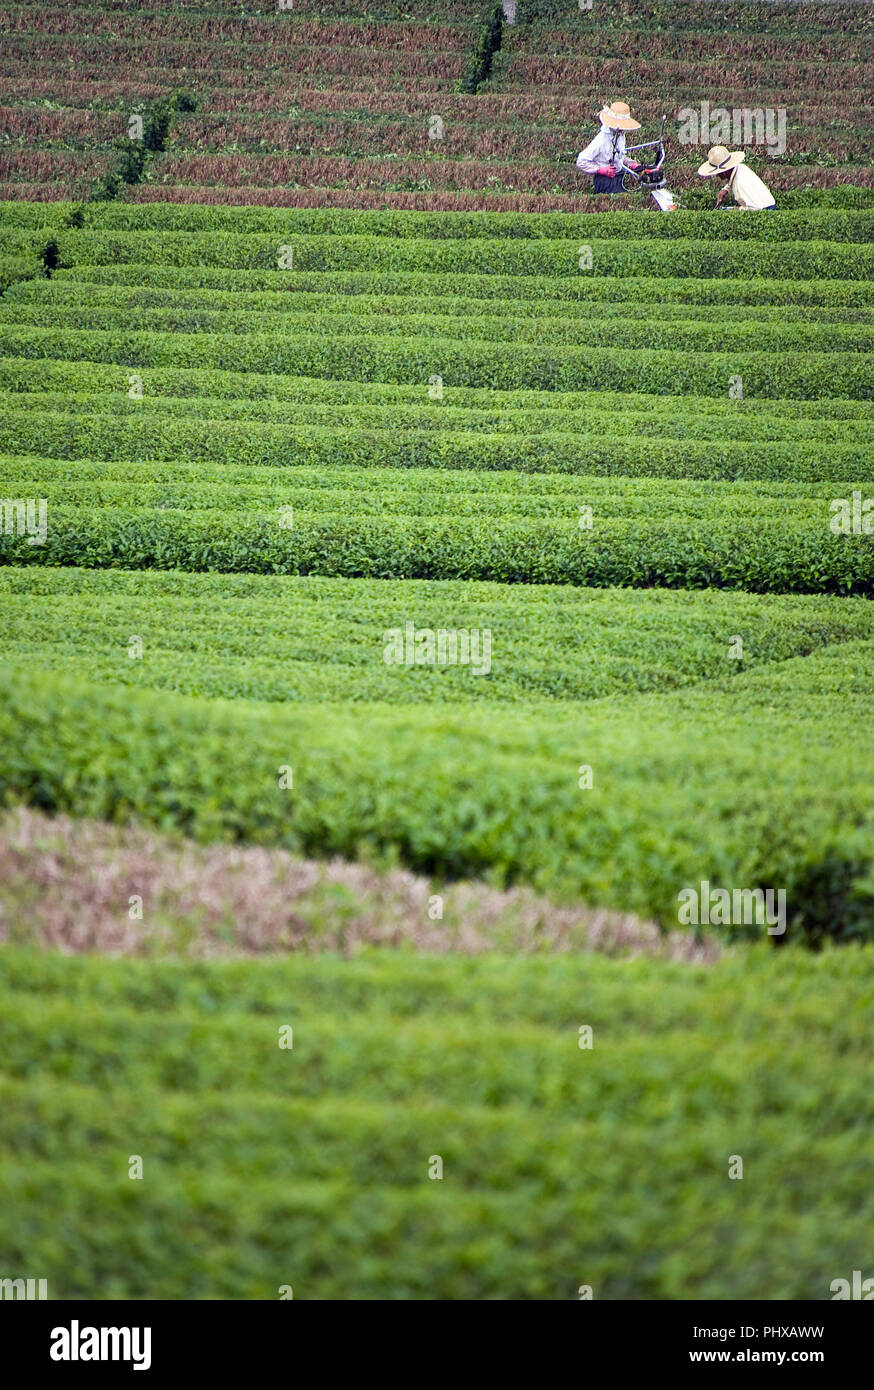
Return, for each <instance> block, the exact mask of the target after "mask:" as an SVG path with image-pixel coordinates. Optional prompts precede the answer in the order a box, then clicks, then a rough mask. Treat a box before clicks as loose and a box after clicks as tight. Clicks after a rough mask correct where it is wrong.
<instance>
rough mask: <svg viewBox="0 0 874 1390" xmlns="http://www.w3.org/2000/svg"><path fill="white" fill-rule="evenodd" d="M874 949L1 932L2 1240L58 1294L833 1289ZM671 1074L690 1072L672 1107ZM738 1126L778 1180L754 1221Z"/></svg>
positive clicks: (758, 1201) (856, 1225)
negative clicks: (574, 946) (572, 947)
mask: <svg viewBox="0 0 874 1390" xmlns="http://www.w3.org/2000/svg"><path fill="white" fill-rule="evenodd" d="M870 957H871V952H870V951H869V950H868V949H866V948H859V949H857V950H854V951H843V952H837V951H828V952H824V953H822V954H821V955H819V956H816V957H812V956H811V955H810V954H809V953H802V952H800V951H794V950H789V951H782V952H781V953H780V956H779V959H773V958H771V955H770V953H767V952H766V951H764V950H763V949H753V950H749V951H745V952H744V953H743V955H742V956H740V957H738V958H731V957H729V958H727V959H725V960H723V961H720V962H719V963H718V964H716V965H715V966H713V967H710V968H708V969H701V968H695V967H692V966H686V967H682V968H680V967H677V966H672V965H667V964H663V963H661V962H658V961H653V960H651V959H641V960H629V961H626V962H624V963H623V964H622V966H621V968H619V969H617V967H616V963H615V962H613V961H609V960H603V959H601V958H599V957H598V956H597V955H588V956H586V957H584V958H582V959H581V958H579V957H574V956H573V955H569V956H565V957H563V958H561V959H559V960H556V959H544V958H539V957H531V956H527V957H525V958H522V959H506V958H505V959H501V958H496V957H495V956H489V957H487V958H486V959H470V958H465V957H464V956H459V955H453V956H447V957H444V958H439V957H437V958H435V957H429V958H421V957H417V956H415V955H408V954H403V953H396V952H392V953H384V954H382V955H378V954H377V953H376V952H367V953H365V954H363V955H361V956H359V957H358V958H357V959H356V961H355V963H354V966H353V965H350V963H349V962H348V961H343V960H336V959H333V958H331V957H329V956H318V957H316V958H310V959H308V958H306V957H301V956H296V957H293V958H291V959H288V960H283V961H277V960H270V961H259V960H254V961H244V962H239V963H237V962H229V961H213V962H206V963H196V964H195V963H190V962H178V961H170V962H168V961H142V960H127V959H126V960H113V959H107V958H105V957H102V958H101V957H96V956H89V955H80V956H73V957H62V956H61V955H59V954H55V953H42V954H37V953H35V952H34V951H32V950H29V949H23V948H21V947H12V946H7V947H5V948H4V951H3V953H2V960H0V975H2V979H0V1001H2V1015H0V1016H2V1020H3V1022H2V1023H0V1027H2V1030H3V1035H2V1042H3V1048H4V1055H5V1056H6V1058H7V1062H6V1066H5V1072H4V1076H3V1077H2V1079H0V1143H2V1145H3V1147H4V1149H5V1150H6V1151H7V1152H8V1153H9V1154H10V1155H14V1157H10V1158H8V1159H7V1160H5V1162H4V1170H3V1177H4V1188H5V1190H6V1192H7V1194H8V1200H7V1201H6V1202H4V1203H3V1207H2V1211H0V1245H2V1248H3V1250H4V1252H5V1255H6V1259H7V1260H8V1262H9V1267H10V1268H12V1269H28V1268H31V1267H33V1268H35V1269H39V1270H41V1271H42V1273H43V1275H44V1276H45V1277H46V1278H47V1279H48V1283H49V1290H50V1293H51V1296H52V1297H55V1298H61V1299H63V1298H86V1299H87V1298H93V1297H94V1296H95V1292H97V1291H99V1293H100V1295H101V1296H103V1297H105V1298H118V1299H149V1298H165V1299H181V1300H185V1299H196V1298H226V1299H231V1300H236V1299H241V1298H242V1299H265V1300H271V1299H272V1300H276V1298H277V1297H278V1293H279V1290H280V1288H281V1286H283V1285H286V1284H290V1285H292V1286H293V1289H294V1298H295V1300H296V1301H300V1300H307V1299H316V1300H318V1299H340V1300H343V1299H349V1298H353V1299H398V1298H401V1299H425V1300H429V1299H434V1298H436V1299H445V1300H459V1299H461V1300H467V1299H470V1300H481V1299H498V1300H503V1299H508V1298H509V1299H515V1298H518V1299H535V1300H537V1299H540V1300H573V1299H575V1298H576V1297H577V1286H578V1284H579V1282H580V1280H581V1279H582V1278H583V1277H585V1279H586V1282H588V1283H589V1284H590V1285H591V1286H592V1288H593V1290H594V1295H595V1297H596V1298H598V1299H621V1298H625V1299H635V1298H641V1299H669V1298H687V1299H696V1298H712V1299H721V1300H725V1299H728V1300H731V1299H743V1298H750V1299H769V1298H774V1297H777V1298H785V1299H814V1300H819V1299H824V1298H827V1297H828V1296H829V1284H830V1280H831V1278H832V1277H833V1274H834V1271H835V1270H836V1269H847V1270H849V1269H852V1268H866V1264H865V1261H866V1259H867V1258H868V1251H869V1248H870V1247H869V1246H868V1245H867V1244H866V1241H867V1231H868V1229H869V1228H870V1225H871V1216H872V1209H871V1208H872V1203H871V1194H870V1186H869V1184H868V1183H867V1172H868V1170H869V1169H870V1165H871V1161H872V1158H874V1141H872V1138H871V1135H872V1133H874V1125H872V1118H874V1116H872V1102H871V1096H872V1092H874V1086H872V1081H874V1077H872V1070H874V1068H872V1062H871V1057H870V1048H869V1046H868V1038H869V1035H868V1029H867V1023H866V1015H867V1011H868V1009H869V1007H870V996H871V988H872V962H871V959H870ZM581 1000H584V1001H585V1007H584V1009H583V1011H582V1012H581V1003H580V1001H581ZM289 1010H291V1012H289ZM581 1019H583V1020H584V1021H588V1022H589V1023H590V1025H591V1026H592V1027H593V1029H594V1037H595V1040H596V1041H595V1047H594V1049H593V1050H592V1051H591V1052H586V1053H582V1054H581V1053H580V1051H579V1049H578V1047H577V1042H578V1037H577V1032H578V1028H579V1026H580V1020H581ZM289 1022H291V1023H292V1024H293V1026H294V1050H293V1051H290V1052H285V1051H281V1050H280V1049H279V1048H277V1046H276V1040H277V1036H278V1031H277V1030H278V1027H279V1026H281V1025H283V1024H287V1023H289ZM726 1032H728V1033H730V1035H731V1038H732V1043H731V1046H730V1047H726V1048H722V1049H721V1050H719V1051H718V1053H716V1054H714V1046H713V1039H714V1038H718V1037H722V1036H724V1035H725V1034H726ZM35 1058H36V1059H38V1062H37V1064H36V1065H35V1063H34V1059H35ZM581 1059H584V1060H581ZM666 1072H669V1073H670V1074H672V1075H673V1074H682V1075H683V1077H684V1082H685V1084H684V1085H683V1087H682V1088H679V1089H678V1090H677V1091H676V1093H675V1095H674V1096H673V1100H672V1105H671V1107H670V1109H669V1110H666V1107H665V1104H664V1090H665V1085H664V1079H665V1075H666ZM836 1074H839V1075H840V1077H841V1084H840V1085H835V1081H834V1078H835V1075H836ZM108 1098H109V1103H108ZM814 1112H815V1113H816V1116H817V1124H816V1130H815V1132H813V1133H808V1128H809V1116H810V1115H811V1114H812V1113H814ZM532 1117H534V1122H532ZM802 1133H803V1134H804V1135H805V1142H804V1146H803V1153H802V1151H801V1149H800V1147H799V1137H798V1136H799V1134H802ZM133 1135H136V1136H137V1145H136V1147H137V1149H138V1151H139V1152H141V1153H142V1154H143V1155H144V1156H146V1157H145V1162H146V1164H147V1165H148V1166H147V1168H146V1172H147V1174H148V1181H146V1182H143V1183H140V1184H137V1185H136V1186H137V1187H138V1188H140V1189H141V1191H137V1192H136V1194H135V1196H132V1192H131V1189H132V1188H133V1186H134V1184H132V1183H131V1182H130V1181H129V1180H128V1178H127V1176H126V1174H127V1166H126V1158H127V1155H128V1153H129V1152H130V1149H131V1143H130V1139H131V1136H133ZM620 1136H621V1142H620ZM737 1148H741V1149H742V1151H743V1153H744V1155H745V1157H746V1158H747V1160H748V1162H749V1163H751V1164H752V1165H754V1166H755V1172H756V1174H757V1178H756V1182H755V1183H752V1184H749V1185H748V1186H749V1192H745V1193H744V1220H743V1222H739V1221H738V1220H737V1194H736V1192H735V1191H734V1190H733V1189H734V1188H735V1187H736V1184H730V1183H727V1182H726V1181H725V1177H724V1170H725V1162H724V1157H723V1156H724V1155H725V1154H728V1153H731V1152H734V1151H735V1150H736V1149H737ZM435 1151H437V1152H439V1153H440V1154H441V1155H442V1156H443V1157H444V1161H445V1175H444V1180H443V1182H429V1181H428V1178H427V1162H428V1156H429V1155H430V1154H433V1153H434V1152H435ZM654 1152H657V1153H660V1154H663V1155H667V1156H669V1158H670V1161H669V1162H663V1163H656V1164H653V1163H652V1154H653V1153H654ZM581 1154H585V1162H583V1163H581V1161H580V1155H581ZM120 1155H123V1158H120V1157H119V1156H120ZM289 1173H293V1174H294V1175H295V1180H294V1182H291V1183H290V1182H289ZM59 1174H60V1175H62V1177H63V1180H59ZM362 1174H363V1175H366V1178H365V1179H362V1177H361V1175H362ZM438 1189H439V1191H438ZM447 1197H450V1198H451V1200H449V1201H447V1200H446V1198H447ZM132 1203H135V1206H132ZM134 1209H135V1213H136V1215H135V1220H136V1227H137V1233H138V1240H139V1249H141V1250H145V1251H147V1258H137V1259H131V1251H130V1229H131V1221H132V1219H133V1218H132V1214H133V1211H134ZM617 1210H621V1211H622V1212H623V1213H624V1214H625V1216H626V1218H627V1220H626V1230H625V1233H624V1235H623V1239H622V1240H621V1241H619V1242H617V1240H616V1238H615V1228H616V1218H615V1213H616V1212H617ZM811 1211H815V1212H817V1220H816V1221H815V1222H810V1221H809V1220H805V1214H807V1213H809V1212H811ZM338 1213H341V1215H340V1216H338ZM678 1245H681V1246H682V1247H683V1248H689V1249H694V1251H695V1266H694V1270H693V1271H690V1270H689V1268H688V1266H686V1265H681V1264H680V1263H678V1261H677V1260H676V1258H675V1254H676V1250H677V1248H678ZM362 1251H367V1252H368V1253H367V1258H366V1259H362V1258H361V1252H362Z"/></svg>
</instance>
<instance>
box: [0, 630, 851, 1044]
mask: <svg viewBox="0 0 874 1390" xmlns="http://www.w3.org/2000/svg"><path fill="white" fill-rule="evenodd" d="M398 674H399V677H400V678H402V676H403V671H402V670H401V669H400V668H398ZM434 675H435V678H436V679H439V670H437V669H435V670H434ZM482 679H488V677H487V676H483V677H482ZM872 681H874V643H851V644H844V645H842V646H841V647H838V648H831V649H827V650H826V651H825V652H822V653H816V654H814V655H811V656H808V657H804V658H801V659H798V660H790V661H785V662H782V663H780V664H778V665H777V666H776V667H770V668H767V669H765V670H760V671H752V672H748V673H742V674H741V675H737V676H734V677H726V680H725V681H724V682H718V681H717V682H711V683H709V684H707V685H705V686H701V687H698V688H692V689H688V690H682V691H677V692H674V693H673V694H671V695H667V696H636V697H635V698H633V699H631V700H629V701H627V702H625V703H624V704H623V703H622V702H619V703H617V701H616V700H615V699H610V700H608V701H603V702H600V703H596V702H588V703H587V704H586V707H585V708H586V711H587V715H586V719H585V722H584V723H583V722H581V720H580V715H579V710H578V709H575V708H573V707H571V708H569V709H568V710H564V709H562V708H561V707H559V706H556V704H555V703H550V704H549V705H548V707H547V711H546V712H545V717H543V718H538V717H535V715H534V714H533V713H532V711H531V709H525V708H519V709H515V708H513V707H507V708H506V709H504V710H502V711H501V712H500V713H499V712H497V711H496V710H495V709H494V708H490V709H482V710H480V709H478V708H474V707H472V706H471V707H467V708H465V707H463V706H462V707H459V708H458V709H457V710H456V711H455V712H453V713H451V714H450V713H448V712H446V711H445V710H442V709H435V710H433V711H432V710H429V709H423V708H421V707H419V708H417V707H409V708H402V707H399V706H389V707H385V706H382V707H380V706H378V705H374V704H371V705H369V706H368V707H367V711H366V718H364V719H362V717H361V712H360V711H356V709H355V707H354V706H352V707H350V706H335V707H333V708H332V710H331V718H330V719H326V717H325V707H324V706H323V705H318V706H307V705H298V706H285V707H279V706H274V705H270V706H265V705H258V704H254V703H252V704H249V703H246V702H243V701H234V702H230V701H221V700H215V701H209V702H205V701H203V700H197V699H188V698H185V697H183V696H177V695H172V694H167V693H166V692H165V691H158V692H151V691H144V690H132V689H130V688H125V687H120V686H119V687H114V686H110V685H94V684H90V683H87V682H82V681H75V680H71V679H69V678H66V677H64V676H61V675H59V674H58V673H57V672H51V673H50V674H45V673H39V674H35V673H33V672H31V671H22V670H17V669H12V668H10V667H5V668H0V695H2V699H0V739H2V743H3V747H4V750H5V754H4V759H3V762H2V765H0V794H2V796H3V797H4V799H7V800H12V799H15V800H21V801H24V802H26V803H29V804H32V805H35V806H37V807H39V808H40V809H42V810H46V811H52V812H54V811H66V812H72V813H74V814H76V815H84V816H94V817H98V818H100V819H103V820H109V821H126V820H127V819H128V818H129V817H130V816H132V815H133V816H139V817H141V818H142V819H143V820H145V821H146V822H147V823H151V824H154V825H157V826H159V827H161V828H163V829H168V828H170V827H175V828H177V829H179V830H182V831H184V832H185V833H187V834H191V835H193V836H195V837H196V838H199V839H239V838H246V839H249V840H252V841H254V842H257V843H264V844H282V845H285V846H287V847H288V848H290V849H292V850H293V851H295V852H301V853H304V854H308V855H309V854H316V855H325V854H333V853H337V854H341V855H344V856H346V857H353V858H354V857H356V856H357V855H358V854H359V853H360V852H361V851H362V847H364V846H367V847H369V848H368V851H367V852H368V853H369V854H374V853H386V852H394V853H397V854H398V855H399V857H400V859H401V860H402V861H403V862H404V863H406V864H408V865H410V866H411V867H412V868H414V869H416V870H419V871H421V872H424V873H428V874H431V873H435V872H437V873H441V874H444V875H447V876H450V877H457V876H469V877H476V876H478V875H481V874H489V875H490V876H491V877H492V878H493V879H498V880H503V881H505V882H512V881H517V880H519V881H528V882H531V883H533V884H534V886H535V887H538V888H541V889H543V888H548V889H550V890H551V891H554V892H556V893H558V894H560V895H563V894H572V895H574V896H575V897H576V898H577V899H582V900H584V901H588V902H591V903H593V904H596V905H597V904H602V903H603V904H605V905H609V906H611V907H620V908H627V909H628V910H631V911H635V912H638V913H640V914H641V915H644V916H653V917H655V918H656V919H657V920H659V921H660V922H662V923H664V924H666V925H668V924H673V925H674V926H676V925H677V921H678V893H679V892H680V891H681V890H682V889H683V888H684V887H685V886H688V885H689V884H696V885H697V884H698V883H700V881H701V880H702V879H707V880H708V881H709V882H710V883H711V884H729V885H743V886H744V887H750V888H751V887H756V886H758V887H765V886H769V887H772V888H775V889H778V888H782V889H784V890H785V892H786V917H787V926H788V932H787V938H788V939H789V940H790V941H792V940H795V939H802V938H806V939H808V940H817V939H819V938H821V937H822V936H824V935H828V934H834V935H839V936H840V937H841V938H842V939H844V940H846V939H849V938H852V937H859V936H865V937H871V936H872V935H874V872H872V866H874V818H872V811H871V801H870V785H869V776H868V767H867V763H866V761H865V760H864V759H863V758H860V757H859V755H858V750H859V747H860V746H864V743H865V739H866V737H867V733H868V730H869V728H870V690H871V684H872ZM438 743H439V748H440V756H439V758H436V757H435V756H434V749H435V747H436V746H437V744H438ZM180 749H184V756H180ZM581 762H586V763H587V764H588V765H590V766H591V767H592V769H593V771H594V781H593V786H592V787H591V788H589V789H587V790H585V791H583V792H581V791H580V788H579V785H578V767H579V765H580V763H581ZM283 765H290V766H292V767H293V769H294V786H293V789H284V788H282V787H281V786H280V783H281V781H282V780H283V779H282V777H281V776H280V768H281V767H282V766H283ZM350 768H353V769H354V776H350ZM654 785H657V786H658V788H659V795H658V797H657V798H653V797H652V796H651V790H652V787H653V786H654ZM739 786H740V787H742V788H743V796H741V797H739V796H738V787H739ZM734 930H735V931H738V932H740V933H741V934H743V933H744V932H745V933H746V934H747V935H752V936H754V937H758V938H759V939H765V930H764V927H763V926H761V925H760V926H758V927H756V926H748V927H746V928H744V927H742V926H741V927H739V928H735V929H734ZM784 939H786V938H784ZM65 1055H66V1054H65Z"/></svg>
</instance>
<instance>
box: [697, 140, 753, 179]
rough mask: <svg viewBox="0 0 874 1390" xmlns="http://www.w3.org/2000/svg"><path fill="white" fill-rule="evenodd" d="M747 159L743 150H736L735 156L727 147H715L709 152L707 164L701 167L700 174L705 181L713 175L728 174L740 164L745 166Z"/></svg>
mask: <svg viewBox="0 0 874 1390" xmlns="http://www.w3.org/2000/svg"><path fill="white" fill-rule="evenodd" d="M745 159H746V155H745V154H744V152H743V150H735V152H734V154H731V153H730V152H729V150H727V149H726V147H725V145H714V146H713V149H712V150H709V151H708V154H707V163H706V164H702V165H701V168H700V169H699V170H698V173H699V174H700V175H701V177H702V178H705V179H706V178H709V177H710V176H711V174H727V173H729V172H730V171H731V170H732V169H736V168H737V166H738V165H739V164H743V162H744V160H745Z"/></svg>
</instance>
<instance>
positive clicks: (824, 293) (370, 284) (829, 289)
mask: <svg viewBox="0 0 874 1390" xmlns="http://www.w3.org/2000/svg"><path fill="white" fill-rule="evenodd" d="M53 279H54V280H60V281H63V282H64V283H67V282H69V281H71V280H73V281H75V282H77V283H78V282H83V283H87V284H100V285H133V286H137V287H145V286H156V287H158V288H160V289H167V288H176V289H199V288H205V289H217V290H226V291H238V290H242V291H250V292H254V291H263V290H271V291H273V290H277V289H280V290H282V291H284V292H285V293H287V294H296V293H300V292H301V291H303V292H305V293H328V294H344V295H350V294H354V295H375V294H394V295H404V296H407V295H419V296H423V297H426V298H427V299H428V300H429V302H433V301H434V300H437V299H440V298H443V297H444V296H446V295H447V294H449V295H453V296H463V295H467V296H468V297H470V298H477V299H488V300H489V301H498V302H501V301H503V300H505V299H514V300H524V301H525V302H526V303H529V304H530V303H532V302H533V301H535V300H566V301H569V302H573V301H574V300H578V301H580V303H603V302H607V303H623V302H625V301H630V302H633V303H636V304H637V303H644V304H662V303H667V304H731V305H745V304H777V305H782V304H804V305H808V304H810V305H825V306H833V305H834V306H837V305H872V304H874V283H868V282H865V281H856V280H813V281H808V280H784V279H771V278H769V279H767V280H765V279H733V280H725V279H718V278H717V279H707V278H705V277H695V278H694V279H693V278H688V277H679V276H645V275H644V276H641V275H626V276H609V275H605V276H601V275H599V276H598V277H597V278H595V279H592V277H591V276H586V275H584V274H580V275H579V277H578V278H577V279H576V280H571V279H569V278H568V277H567V276H559V277H556V276H553V277H551V278H550V277H548V276H543V275H465V274H464V273H462V272H459V273H453V274H452V275H451V277H448V276H447V275H445V274H429V273H427V272H414V271H394V272H390V273H384V272H381V271H357V272H356V271H347V272H325V271H312V272H300V271H297V270H288V271H284V272H283V274H282V278H281V279H277V276H276V273H275V272H274V271H273V270H228V269H225V268H221V267H216V266H155V265H136V264H130V265H91V264H87V263H85V264H83V263H81V262H78V261H77V263H76V267H75V269H74V270H71V269H66V270H64V269H63V268H62V269H59V270H58V271H56V272H55V276H54V277H53Z"/></svg>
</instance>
